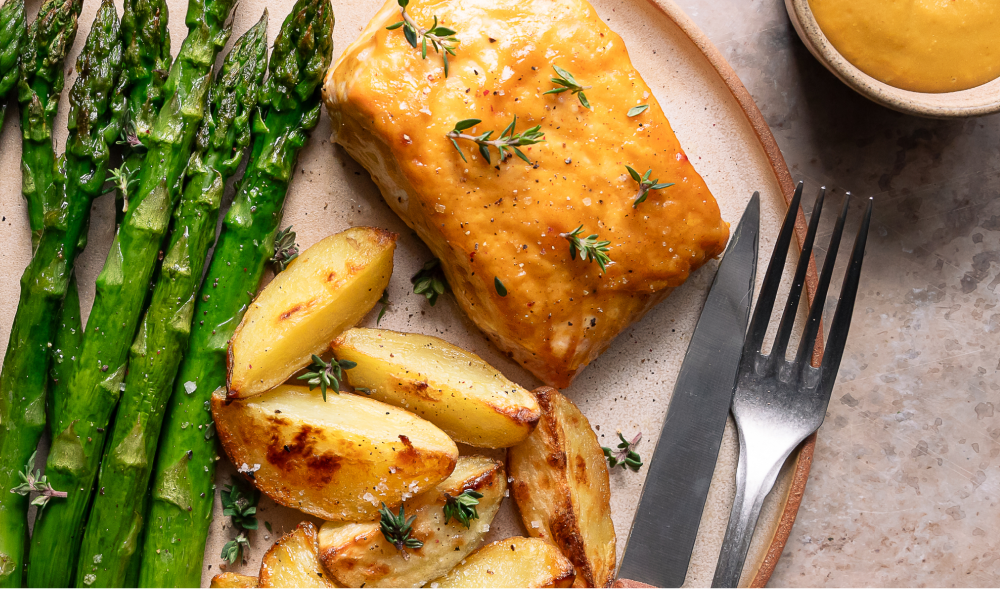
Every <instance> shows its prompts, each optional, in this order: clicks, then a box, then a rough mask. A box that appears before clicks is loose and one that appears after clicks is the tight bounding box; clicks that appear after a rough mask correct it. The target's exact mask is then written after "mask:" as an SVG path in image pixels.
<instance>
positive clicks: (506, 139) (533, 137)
mask: <svg viewBox="0 0 1000 589" xmlns="http://www.w3.org/2000/svg"><path fill="white" fill-rule="evenodd" d="M481 122H482V121H481V120H479V119H464V120H461V121H459V122H457V123H455V128H454V129H452V130H451V131H449V132H448V134H447V137H448V139H451V144H452V145H454V146H455V149H457V150H458V154H459V155H461V156H462V161H466V162H467V161H469V160H467V159H465V154H464V153H463V152H462V148H461V147H459V146H458V142H457V141H455V140H456V139H464V140H465V141H472V142H473V143H475V144H477V145H479V153H480V154H482V156H483V159H485V160H486V163H487V164H489V163H493V162H492V160H491V159H490V148H491V147H493V148H494V149H496V150H497V152H498V153H499V154H500V161H501V162H502V161H504V160H506V159H507V158H508V157H510V154H511V152H513V153H514V155H516V156H517V157H519V158H521V159H522V160H524V161H526V162H528V163H529V164H531V163H534V162H532V161H531V160H530V159H528V156H526V155H524V152H523V151H521V150H520V149H518V148H519V147H524V146H525V145H534V144H536V143H541V142H542V141H545V133H542V130H541V129H542V126H541V125H535V126H534V127H532V128H530V129H528V130H526V131H521V132H520V133H516V134H515V133H514V126H515V125H517V116H516V115H515V116H514V120H513V121H511V122H510V124H509V125H507V128H506V129H504V130H503V133H500V136H499V137H497V138H496V139H490V137H492V136H493V131H492V130H490V131H487V132H485V133H483V134H482V135H479V136H475V135H468V134H466V133H463V132H462V131H465V130H466V129H471V128H473V127H475V126H476V125H478V124H479V123H481Z"/></svg>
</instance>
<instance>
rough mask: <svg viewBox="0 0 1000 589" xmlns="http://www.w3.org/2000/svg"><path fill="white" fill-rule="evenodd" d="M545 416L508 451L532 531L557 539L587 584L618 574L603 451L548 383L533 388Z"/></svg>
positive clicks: (514, 486)
mask: <svg viewBox="0 0 1000 589" xmlns="http://www.w3.org/2000/svg"><path fill="white" fill-rule="evenodd" d="M534 393H535V397H537V399H538V404H539V405H540V406H541V408H542V419H541V420H540V421H539V422H538V427H536V428H535V431H534V432H532V433H531V435H530V436H528V439H526V440H525V441H523V442H521V443H520V444H519V445H517V446H515V447H514V448H511V449H510V450H508V451H507V468H508V470H509V471H510V476H511V477H512V478H513V479H514V480H513V483H512V484H511V488H512V489H513V491H514V493H513V494H514V501H515V502H516V503H517V506H518V508H519V509H520V511H521V518H522V519H523V520H524V527H525V528H526V529H527V530H528V534H530V535H531V536H535V537H538V538H543V539H545V540H549V541H551V542H554V543H555V544H556V546H558V547H559V549H560V550H561V551H562V553H563V554H565V555H566V557H567V558H569V559H570V560H571V561H572V562H573V564H574V565H575V566H576V571H577V574H579V575H580V576H581V577H582V578H583V579H582V580H583V581H585V582H586V583H587V585H586V586H587V587H609V586H611V583H612V582H614V575H615V527H614V524H613V523H612V521H611V489H610V483H609V478H608V467H607V463H606V462H605V458H604V452H603V451H602V450H601V444H600V443H599V442H598V441H597V436H596V435H595V434H594V431H593V430H592V429H591V427H590V422H589V421H587V418H586V417H584V415H583V413H581V412H580V410H579V409H578V408H577V407H576V405H574V404H573V403H572V402H571V401H570V400H569V399H567V398H566V397H564V396H563V395H561V394H560V393H559V391H557V390H555V389H553V388H550V387H541V388H539V389H536V390H535V391H534Z"/></svg>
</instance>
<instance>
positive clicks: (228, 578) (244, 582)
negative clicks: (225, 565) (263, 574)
mask: <svg viewBox="0 0 1000 589" xmlns="http://www.w3.org/2000/svg"><path fill="white" fill-rule="evenodd" d="M259 586H260V581H258V580H257V577H251V576H249V575H239V574H236V573H221V574H218V575H215V576H214V577H212V582H211V584H209V587H213V588H215V587H217V588H218V589H257V587H259Z"/></svg>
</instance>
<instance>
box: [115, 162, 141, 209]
mask: <svg viewBox="0 0 1000 589" xmlns="http://www.w3.org/2000/svg"><path fill="white" fill-rule="evenodd" d="M138 171H139V170H138V168H137V169H135V170H128V169H126V168H125V166H124V165H121V166H119V167H117V168H114V169H113V170H111V182H112V183H114V185H115V188H117V189H118V192H120V193H121V195H122V201H123V203H124V204H123V205H122V212H123V213H127V212H128V193H129V191H131V190H132V186H133V185H135V184H136V183H137V182H139V178H137V177H136V176H138V174H137V172H138Z"/></svg>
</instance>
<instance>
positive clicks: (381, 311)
mask: <svg viewBox="0 0 1000 589" xmlns="http://www.w3.org/2000/svg"><path fill="white" fill-rule="evenodd" d="M378 302H379V303H381V304H382V308H381V309H379V312H378V317H376V318H375V327H378V324H379V323H381V322H382V316H383V315H385V312H386V310H387V309H388V308H389V289H386V290H383V291H382V298H380V299H379V300H378Z"/></svg>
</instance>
